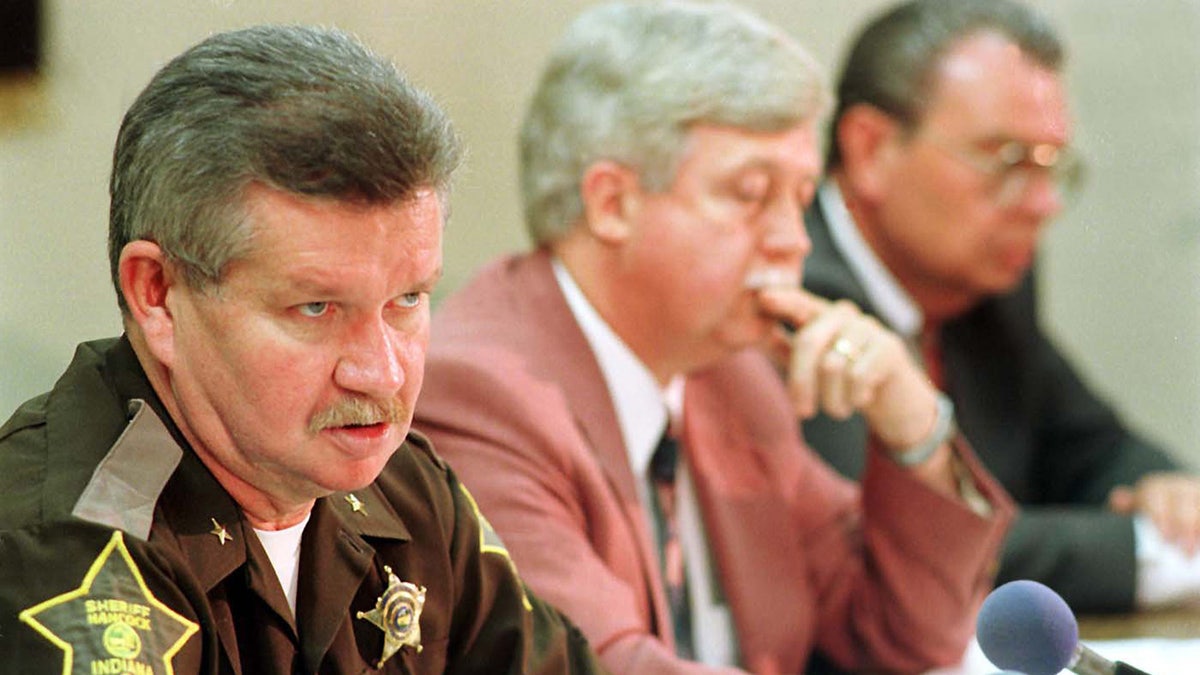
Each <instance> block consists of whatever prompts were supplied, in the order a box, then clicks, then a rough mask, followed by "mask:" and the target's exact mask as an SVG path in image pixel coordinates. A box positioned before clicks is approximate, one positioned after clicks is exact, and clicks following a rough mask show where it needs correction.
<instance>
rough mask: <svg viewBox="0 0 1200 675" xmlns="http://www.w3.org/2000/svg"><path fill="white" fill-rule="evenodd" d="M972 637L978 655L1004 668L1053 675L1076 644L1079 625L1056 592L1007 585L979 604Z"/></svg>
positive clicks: (1032, 584)
mask: <svg viewBox="0 0 1200 675" xmlns="http://www.w3.org/2000/svg"><path fill="white" fill-rule="evenodd" d="M975 633H976V637H977V638H978V640H979V647H980V649H982V650H983V654H984V656H986V657H987V658H988V660H989V661H991V662H992V663H993V664H995V665H997V666H999V667H1001V668H1004V669H1006V670H1016V671H1020V672H1022V673H1027V675H1054V674H1055V673H1057V672H1059V671H1061V670H1062V669H1064V668H1066V667H1067V664H1068V663H1070V662H1071V657H1072V656H1073V655H1074V653H1075V647H1076V645H1078V644H1079V624H1078V623H1077V622H1076V621H1075V615H1074V614H1073V613H1072V612H1071V608H1070V607H1068V606H1067V603H1066V601H1065V600H1063V599H1062V598H1061V597H1060V596H1059V595H1058V594H1057V593H1055V592H1054V591H1052V590H1050V589H1049V588H1047V587H1045V586H1043V585H1042V584H1039V583H1038V582H1036V581H1027V580H1020V581H1010V582H1008V583H1006V584H1004V585H1002V586H999V587H997V588H996V590H994V591H992V592H991V594H990V595H988V597H987V599H986V600H984V601H983V607H982V608H980V610H979V618H978V620H977V621H976V623H975Z"/></svg>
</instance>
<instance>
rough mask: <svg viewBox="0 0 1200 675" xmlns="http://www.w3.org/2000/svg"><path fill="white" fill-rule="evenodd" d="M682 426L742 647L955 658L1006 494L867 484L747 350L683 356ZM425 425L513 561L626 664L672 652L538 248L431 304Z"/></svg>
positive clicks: (582, 351) (876, 461) (756, 651)
mask: <svg viewBox="0 0 1200 675" xmlns="http://www.w3.org/2000/svg"><path fill="white" fill-rule="evenodd" d="M685 392H686V393H685V401H684V406H685V409H686V414H685V415H684V419H685V423H686V428H685V429H684V432H683V444H684V447H685V448H686V450H685V451H686V452H687V461H688V465H689V467H690V471H691V473H692V479H693V482H694V483H695V485H696V491H697V494H698V497H699V501H700V508H701V513H702V515H703V519H704V523H705V531H706V533H707V536H708V541H709V546H710V548H711V550H712V556H713V562H714V565H715V569H716V573H717V574H718V576H719V579H720V583H721V585H722V588H723V590H724V593H725V597H726V598H727V600H728V602H729V607H730V611H731V612H732V616H733V619H734V624H735V630H736V634H737V641H738V646H739V649H740V654H741V661H742V665H743V667H745V668H747V669H749V670H753V671H755V672H762V673H771V672H776V673H794V672H799V671H801V670H803V668H804V665H805V663H806V662H807V660H808V658H809V655H810V654H811V652H812V651H813V650H814V649H818V650H820V651H822V652H823V653H824V654H825V655H826V656H827V657H828V658H830V659H831V660H833V661H834V662H835V663H838V664H840V665H842V666H844V667H849V668H885V669H888V670H900V671H916V670H921V669H924V668H927V667H930V666H934V665H944V664H947V663H952V662H954V661H956V660H957V659H959V658H960V657H961V656H962V654H963V651H964V649H965V647H966V645H967V642H968V640H969V639H970V636H971V634H972V632H973V622H974V615H975V610H976V609H977V607H978V605H979V603H980V602H981V601H982V598H983V597H984V595H985V594H986V592H987V591H988V590H989V589H990V588H991V582H992V574H993V572H994V569H995V564H994V560H995V556H996V553H997V548H998V545H999V543H1000V540H1001V537H1002V535H1003V533H1004V530H1005V528H1006V526H1007V523H1008V522H1009V520H1010V519H1011V516H1012V507H1011V502H1010V501H1009V500H1008V498H1007V496H1006V495H1005V494H1004V493H1003V491H1002V490H1001V489H1000V488H999V487H997V486H996V484H995V483H994V482H993V480H992V479H991V478H990V477H989V476H988V475H987V474H986V473H984V472H983V470H982V469H981V468H980V467H979V466H978V464H977V463H976V462H975V460H974V457H973V455H972V454H971V452H970V451H969V450H968V449H966V448H960V449H959V450H960V456H962V457H963V458H964V461H965V463H966V465H967V466H968V467H969V469H970V471H971V472H972V473H973V474H974V476H975V480H976V483H977V484H978V485H979V486H980V489H981V491H982V492H983V494H984V496H985V497H987V498H988V499H989V500H990V501H991V503H992V504H993V505H994V506H995V514H994V515H993V517H991V518H981V517H979V516H977V515H975V514H974V513H972V512H971V511H970V510H968V509H966V508H965V507H964V506H962V505H961V504H959V503H957V502H955V501H952V500H949V499H947V498H946V497H944V496H942V495H939V494H937V493H935V492H934V491H932V490H930V489H928V488H927V487H926V486H924V485H923V484H921V483H919V482H918V481H916V480H915V479H913V478H912V477H911V476H909V475H908V473H907V472H906V471H905V470H903V469H902V468H900V467H899V466H898V465H896V464H894V463H893V462H891V461H890V460H888V459H886V458H882V457H875V456H874V453H872V459H871V460H870V462H869V467H868V470H867V472H866V474H865V476H864V479H863V482H862V487H861V489H859V488H858V486H856V485H855V484H853V483H850V482H847V481H846V480H844V479H843V478H841V477H840V476H839V475H837V474H836V473H835V472H834V471H833V470H832V469H830V468H828V467H827V466H826V465H825V464H823V463H822V462H821V461H820V460H819V459H818V458H817V457H816V455H815V454H814V453H813V452H812V451H811V450H810V449H809V448H807V447H806V446H805V445H804V443H803V441H802V440H801V439H800V437H799V435H798V432H797V425H796V418H795V414H794V413H793V411H792V408H791V405H790V403H789V400H788V398H787V395H786V393H785V390H784V388H783V385H782V382H781V379H780V377H779V376H778V374H777V372H776V371H775V370H774V369H773V366H772V365H771V364H770V363H769V362H768V361H767V360H766V358H765V357H764V356H763V355H761V354H760V353H758V352H757V351H755V350H746V351H744V352H740V353H738V354H735V355H733V356H730V357H728V358H726V359H725V360H723V361H722V362H721V363H718V364H716V365H715V366H713V367H712V368H709V369H707V370H705V371H703V372H699V373H696V374H693V375H690V376H689V378H688V383H687V387H686V390H685ZM416 426H417V427H418V428H419V429H421V430H422V431H424V432H425V433H427V434H429V436H431V437H432V439H433V441H434V445H435V447H436V448H437V450H438V452H439V453H441V454H442V455H443V456H444V457H445V458H446V459H447V460H448V461H449V462H450V464H451V466H452V467H453V468H454V469H455V470H456V471H457V472H458V473H459V474H460V476H461V477H462V479H463V482H464V483H465V484H466V485H467V487H468V488H470V489H471V491H472V492H473V493H474V494H475V496H476V498H477V499H478V501H479V504H480V506H481V508H482V510H483V512H484V514H485V515H486V516H487V517H488V518H489V519H490V520H491V522H492V524H493V525H494V527H495V528H496V530H497V531H498V532H499V534H500V536H501V537H502V538H503V539H504V541H505V544H506V545H507V547H508V550H509V551H510V552H511V554H512V556H513V559H514V562H515V563H516V565H517V568H518V569H519V570H520V573H521V574H522V576H523V577H524V578H525V579H526V581H527V582H528V583H529V585H530V586H531V587H532V588H533V589H534V590H535V592H537V593H538V594H539V595H541V596H542V597H544V598H545V599H547V600H549V601H550V602H552V603H553V604H555V605H557V606H558V607H560V608H561V609H562V610H564V611H565V613H566V614H567V615H568V616H570V617H571V618H572V619H573V620H574V621H575V622H576V623H577V624H579V626H580V627H581V628H582V629H583V631H584V633H585V634H586V635H587V637H588V639H589V640H590V641H591V642H592V645H593V646H594V647H595V648H596V650H597V651H598V652H599V653H600V656H601V658H602V660H603V661H604V663H605V665H606V666H607V667H608V668H610V669H611V670H613V671H614V672H618V673H637V672H643V673H671V672H691V673H696V672H704V671H705V670H706V669H705V668H704V667H703V666H700V665H699V664H695V663H688V662H683V661H679V660H677V659H676V657H675V656H674V653H673V649H672V632H671V629H670V623H669V622H670V618H669V610H668V609H667V603H666V600H665V596H664V594H663V589H662V580H661V575H660V574H659V572H658V566H657V562H656V552H655V547H654V544H653V540H652V536H651V533H650V532H648V527H647V525H646V523H647V522H648V520H647V516H646V514H645V512H644V511H643V509H644V506H643V505H642V504H640V503H639V501H638V497H637V494H638V492H637V487H636V484H635V478H634V474H633V472H632V469H631V468H630V466H629V462H628V459H627V454H626V450H625V447H624V442H623V439H622V436H621V432H620V428H619V425H618V423H617V419H616V413H615V411H614V409H613V405H612V402H611V399H610V397H609V394H608V390H607V388H606V385H605V381H604V378H603V376H602V375H601V372H600V369H599V366H598V365H597V363H596V360H595V358H594V356H593V354H592V352H591V349H590V347H589V345H588V343H587V340H586V338H585V337H584V335H583V333H582V332H581V330H580V328H579V326H578V324H577V323H576V322H575V319H574V317H573V315H572V314H571V312H570V309H569V308H568V306H567V304H566V300H565V299H564V298H563V296H562V294H561V292H560V290H559V288H558V285H557V284H556V283H555V280H554V276H553V272H552V269H551V266H550V258H549V255H548V254H547V253H545V252H544V251H539V252H535V253H533V254H529V255H525V256H520V257H514V258H508V259H504V260H501V261H498V262H496V263H493V264H491V265H490V266H488V267H487V268H486V269H485V270H483V271H482V273H481V274H480V275H479V276H478V277H477V278H476V279H475V280H474V281H472V282H471V283H469V284H468V285H467V286H466V287H465V288H463V289H462V290H461V291H460V292H458V293H457V294H455V295H453V296H452V297H450V298H448V299H447V300H446V301H445V303H444V304H443V305H442V306H441V307H440V308H439V310H438V312H437V313H436V314H435V319H434V325H433V334H432V339H431V344H430V350H429V357H428V361H427V365H426V375H425V384H424V389H423V390H422V394H421V397H420V400H419V401H418V404H417V419H416Z"/></svg>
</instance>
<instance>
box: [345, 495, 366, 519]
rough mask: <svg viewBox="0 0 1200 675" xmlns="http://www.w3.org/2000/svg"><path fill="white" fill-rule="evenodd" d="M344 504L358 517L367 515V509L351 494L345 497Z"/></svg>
mask: <svg viewBox="0 0 1200 675" xmlns="http://www.w3.org/2000/svg"><path fill="white" fill-rule="evenodd" d="M346 503H347V504H349V505H350V510H351V511H353V512H355V513H357V514H360V515H364V516H365V515H367V507H366V505H365V504H363V503H362V500H361V499H359V498H358V497H355V496H354V495H352V494H349V495H346Z"/></svg>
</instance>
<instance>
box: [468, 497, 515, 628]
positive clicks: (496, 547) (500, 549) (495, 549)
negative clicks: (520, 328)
mask: <svg viewBox="0 0 1200 675" xmlns="http://www.w3.org/2000/svg"><path fill="white" fill-rule="evenodd" d="M458 489H459V490H462V493H463V496H464V497H466V499H467V503H469V504H470V505H471V510H472V511H473V512H474V513H475V519H476V520H478V521H479V551H480V552H481V553H484V554H487V553H491V554H494V555H498V556H501V557H503V558H504V559H505V560H506V561H508V566H509V567H510V568H511V569H512V573H513V576H514V577H517V579H518V581H519V580H520V578H521V575H520V573H518V572H517V564H516V563H515V562H513V559H512V556H510V555H509V554H508V549H507V548H505V547H504V542H503V541H501V540H500V535H498V534H496V530H494V529H492V524H491V523H489V522H488V519H487V518H486V517H485V516H484V515H483V512H482V511H480V510H479V504H478V503H476V501H475V497H474V495H472V494H471V491H470V490H468V489H467V486H465V485H463V484H462V483H459V484H458ZM521 600H522V602H524V604H525V609H527V610H529V611H533V606H532V605H530V604H529V598H528V597H527V596H525V591H524V584H522V591H521Z"/></svg>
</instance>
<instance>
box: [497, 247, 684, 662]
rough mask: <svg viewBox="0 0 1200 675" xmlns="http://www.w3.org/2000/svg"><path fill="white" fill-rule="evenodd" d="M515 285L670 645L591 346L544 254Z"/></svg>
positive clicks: (639, 509) (643, 519)
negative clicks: (633, 539) (633, 548)
mask: <svg viewBox="0 0 1200 675" xmlns="http://www.w3.org/2000/svg"><path fill="white" fill-rule="evenodd" d="M516 274H517V275H518V286H519V287H522V288H525V289H526V290H527V291H528V292H527V293H526V294H525V297H526V298H527V299H528V302H527V304H525V305H524V312H525V313H526V315H527V316H526V317H525V319H526V320H527V321H529V322H530V325H535V326H537V327H538V330H537V331H536V332H533V336H534V337H533V339H534V340H535V341H536V342H538V345H537V347H536V348H535V349H534V350H532V352H533V353H536V354H539V356H540V359H539V365H538V366H535V367H536V368H540V369H541V373H540V374H543V375H545V376H546V377H547V379H552V380H557V381H558V383H559V385H560V387H561V389H562V392H563V394H564V395H565V396H566V398H567V401H568V404H569V406H570V409H571V410H572V411H574V414H575V421H576V423H577V424H578V425H579V428H580V429H581V431H582V433H583V435H584V437H586V438H587V440H588V442H589V443H590V445H591V448H592V451H593V453H594V455H595V457H596V461H597V462H598V463H599V464H600V466H601V468H602V469H603V470H604V474H605V476H606V477H607V478H608V482H609V485H610V486H611V487H612V489H613V491H614V492H615V493H616V494H617V496H618V498H619V501H620V503H621V504H622V506H623V515H624V517H625V521H626V524H627V525H628V526H629V527H630V528H631V529H632V530H633V532H634V533H635V534H636V536H637V541H638V542H639V546H638V552H637V554H638V558H639V561H640V563H641V569H642V576H643V579H644V580H645V584H646V592H647V594H648V595H649V597H650V606H651V608H652V612H653V616H652V617H651V619H652V620H653V622H654V626H655V631H656V633H657V634H658V635H659V636H660V637H662V638H663V639H665V640H667V641H668V642H670V641H671V640H672V639H673V637H672V636H671V631H670V630H669V629H667V628H666V627H668V626H670V625H671V623H670V609H669V608H668V606H667V602H666V595H665V592H664V590H663V588H662V583H661V580H660V579H659V574H658V562H657V556H656V554H655V553H654V551H655V546H654V545H653V544H652V541H653V540H652V538H651V536H650V532H649V529H648V526H647V522H648V518H649V516H648V515H647V512H646V510H645V507H644V505H643V504H642V503H641V502H640V501H639V499H638V490H637V482H636V480H637V479H636V478H635V477H634V475H633V469H632V468H631V467H630V466H629V453H628V451H627V450H626V448H625V440H624V438H623V437H622V435H621V427H620V424H619V423H618V422H617V413H616V410H615V409H614V408H613V403H612V398H611V396H610V395H609V392H608V386H607V385H606V384H605V379H604V374H603V373H602V372H601V371H600V366H599V364H598V363H597V362H596V357H595V355H594V354H593V353H592V349H591V345H589V344H588V341H587V338H586V337H585V336H584V334H583V331H582V330H581V329H580V328H579V324H578V322H576V320H575V316H574V315H573V314H572V313H571V309H570V307H569V306H568V305H567V301H566V298H564V297H563V294H562V291H561V289H559V287H558V283H557V281H556V280H555V278H554V271H553V268H552V267H551V264H550V255H549V253H547V252H546V251H544V250H539V251H537V252H536V253H534V254H532V255H531V256H529V257H528V258H526V259H525V260H523V262H522V264H521V265H520V266H519V267H517V268H516Z"/></svg>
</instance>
